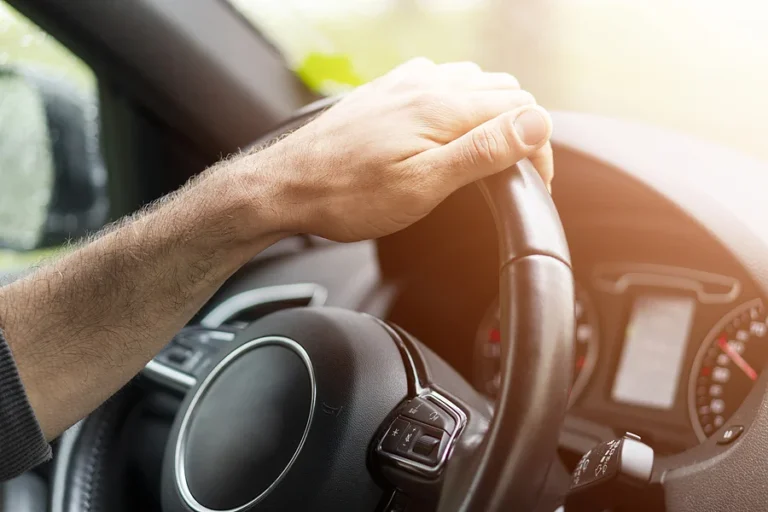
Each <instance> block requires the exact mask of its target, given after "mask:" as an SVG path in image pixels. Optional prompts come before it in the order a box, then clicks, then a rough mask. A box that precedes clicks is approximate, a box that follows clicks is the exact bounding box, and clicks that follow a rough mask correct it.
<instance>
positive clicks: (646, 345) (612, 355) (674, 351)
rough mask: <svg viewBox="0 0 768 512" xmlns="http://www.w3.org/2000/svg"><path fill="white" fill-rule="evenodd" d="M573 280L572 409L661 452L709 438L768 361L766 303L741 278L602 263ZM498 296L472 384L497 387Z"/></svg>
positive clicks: (483, 330)
mask: <svg viewBox="0 0 768 512" xmlns="http://www.w3.org/2000/svg"><path fill="white" fill-rule="evenodd" d="M590 277H591V279H589V280H588V281H587V282H579V283H578V284H577V287H576V311H575V314H576V319H575V322H576V323H575V339H574V368H573V376H572V383H573V384H572V388H571V400H570V402H571V403H570V408H571V413H572V414H578V415H582V416H584V417H587V418H590V419H592V420H595V421H598V422H600V423H602V424H606V425H608V426H610V427H611V428H613V429H616V430H623V431H628V432H633V433H636V434H638V435H640V436H642V437H643V438H644V439H645V440H646V441H647V442H648V443H649V444H652V445H654V447H655V448H656V450H658V451H659V452H660V453H674V452H678V451H682V450H684V449H686V448H689V447H691V446H692V445H694V444H696V443H697V442H700V441H704V440H705V439H706V438H707V437H709V436H711V435H713V434H714V433H715V432H716V431H717V430H718V429H720V428H721V427H722V426H723V425H725V424H726V423H727V422H728V421H729V419H730V418H731V416H732V415H733V414H734V412H735V411H736V410H737V409H738V408H739V406H740V405H741V404H742V402H743V401H744V399H745V398H746V396H747V395H748V394H749V392H750V390H751V389H752V386H753V385H754V383H755V381H756V380H757V378H758V376H759V373H760V372H761V370H762V369H763V367H764V366H765V364H766V361H767V360H768V340H766V333H767V331H768V324H766V320H767V319H766V312H765V309H764V307H763V304H762V301H761V300H760V299H759V298H752V299H750V298H749V297H750V296H749V295H746V296H745V294H744V293H743V285H742V283H741V281H739V280H738V279H736V278H733V277H729V276H724V275H719V274H712V273H708V272H702V271H698V270H693V269H689V268H684V267H672V266H665V265H656V264H641V263H632V262H622V263H611V264H599V265H596V266H595V267H593V268H592V272H591V275H590ZM499 339H500V332H499V305H498V302H497V301H494V302H493V303H492V304H491V305H490V306H489V308H488V311H487V312H486V314H485V315H484V316H483V318H482V320H481V322H480V324H479V326H478V329H477V336H476V338H475V349H474V350H475V353H474V360H475V369H474V373H473V382H474V383H475V386H476V387H477V388H478V389H479V390H481V391H483V392H484V393H486V394H487V395H489V396H491V397H492V396H494V395H495V392H496V390H497V389H498V382H499V379H498V371H499V357H500V346H499ZM694 436H695V437H694Z"/></svg>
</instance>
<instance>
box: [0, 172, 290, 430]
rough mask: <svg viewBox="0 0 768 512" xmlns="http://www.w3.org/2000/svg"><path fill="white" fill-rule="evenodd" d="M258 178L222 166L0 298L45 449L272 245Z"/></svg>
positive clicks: (1, 291)
mask: <svg viewBox="0 0 768 512" xmlns="http://www.w3.org/2000/svg"><path fill="white" fill-rule="evenodd" d="M262 174H263V173H262ZM255 175H256V173H246V172H242V166H238V165H231V163H228V164H225V165H221V166H220V168H216V169H212V170H210V171H208V172H207V173H206V174H205V175H204V176H203V177H201V178H199V179H196V180H194V181H193V182H192V183H190V184H189V185H188V186H186V187H185V188H183V189H182V190H180V191H179V192H177V193H175V194H173V195H171V196H169V197H168V198H166V199H164V200H163V201H161V202H160V203H158V204H156V205H153V206H152V207H150V208H148V209H146V210H145V211H143V212H141V213H139V214H137V215H135V216H134V217H132V218H130V219H127V220H124V221H122V222H120V223H119V224H117V225H116V226H113V227H111V228H109V229H108V230H107V231H105V232H104V233H102V234H100V235H98V236H97V237H95V238H94V239H93V240H92V241H90V243H86V244H84V245H82V246H81V247H79V248H78V249H77V250H75V251H74V252H71V253H69V254H67V255H66V256H64V257H62V258H60V259H58V260H56V261H52V262H50V263H48V264H46V265H45V266H43V267H41V268H40V269H38V270H37V271H35V272H33V273H31V274H30V275H28V276H27V277H26V278H23V279H21V280H19V281H16V282H14V283H12V284H10V285H8V286H6V287H4V288H0V327H2V328H3V330H4V331H5V335H6V338H7V340H8V342H9V344H10V346H11V350H12V352H13V354H14V357H15V359H16V362H17V366H18V368H19V372H20V375H21V378H22V382H23V383H24V385H25V388H26V390H27V394H28V396H29V399H30V403H31V405H32V407H33V409H34V411H35V413H36V415H37V417H38V420H39V422H40V424H41V426H42V428H43V432H44V434H45V435H46V437H47V438H48V439H51V438H53V437H55V436H57V435H58V434H59V433H61V432H62V431H63V430H64V429H66V428H67V427H68V426H70V425H72V424H73V423H74V422H76V421H77V420H79V419H80V418H82V417H83V416H85V415H86V414H87V413H88V412H90V411H91V410H93V409H94V408H96V407H97V406H98V405H99V404H100V403H101V402H103V401H104V400H105V399H106V398H108V397H109V396H110V395H111V394H112V393H113V392H114V391H115V390H116V389H118V388H119V387H120V386H122V385H123V384H125V383H126V382H127V381H128V380H130V379H131V377H133V376H134V375H135V374H136V373H138V372H139V371H140V370H141V368H142V367H143V366H144V365H145V364H146V363H147V361H149V360H150V359H151V358H152V356H153V355H154V354H155V353H157V352H158V351H159V350H160V349H161V348H162V346H163V345H164V344H165V343H166V342H167V341H168V340H169V339H170V338H171V337H172V336H173V335H174V334H175V333H176V332H177V331H178V330H179V329H181V327H183V326H184V324H185V323H186V322H187V321H188V320H189V319H190V318H191V317H192V316H193V315H194V313H195V312H196V311H197V310H198V309H199V308H200V307H201V306H202V305H203V304H204V303H205V301H206V300H207V299H208V298H209V297H210V296H211V295H212V294H213V293H214V292H215V291H216V289H217V288H218V287H219V286H220V285H221V284H222V283H223V282H224V280H225V279H226V278H227V277H229V276H230V275H231V274H232V273H233V272H234V271H235V270H237V269H238V268H239V266H240V265H242V264H244V263H245V262H246V261H247V259H248V258H249V257H250V256H252V255H253V254H255V253H257V252H259V251H260V250H261V249H263V248H265V247H267V246H268V245H270V244H271V243H274V242H275V241H276V240H278V238H279V237H280V236H281V235H280V234H279V233H275V232H271V231H270V230H269V226H270V223H269V220H268V219H269V216H268V215H266V214H264V213H263V212H264V211H265V208H266V207H267V206H268V205H267V204H266V203H264V204H259V202H258V201H254V197H262V198H265V199H268V198H269V197H270V194H267V193H263V194H259V193H258V192H257V191H258V190H259V189H260V188H263V187H262V184H261V183H258V181H257V180H256V179H253V178H254V177H255ZM246 191H248V192H247V193H246ZM260 206H262V207H265V208H260Z"/></svg>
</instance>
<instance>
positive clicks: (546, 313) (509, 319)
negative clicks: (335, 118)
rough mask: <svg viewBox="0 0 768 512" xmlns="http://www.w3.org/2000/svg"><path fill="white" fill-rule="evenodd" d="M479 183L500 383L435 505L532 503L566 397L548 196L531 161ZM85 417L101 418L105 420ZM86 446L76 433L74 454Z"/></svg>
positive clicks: (555, 230)
mask: <svg viewBox="0 0 768 512" xmlns="http://www.w3.org/2000/svg"><path fill="white" fill-rule="evenodd" d="M336 100H337V98H329V99H324V100H320V101H318V102H316V103H313V104H311V105H308V106H307V107H305V108H304V109H302V110H301V111H299V112H298V113H297V114H296V115H295V116H294V117H293V118H291V119H289V120H288V121H286V122H285V123H284V124H283V125H282V126H281V127H279V128H278V129H276V130H275V131H273V132H271V133H270V134H269V135H267V136H265V137H263V138H262V139H261V141H269V140H270V139H272V138H274V137H276V136H278V135H282V134H284V133H286V132H289V131H291V130H295V129H297V128H299V127H301V126H302V125H304V124H306V123H307V122H308V121H310V120H311V119H312V118H313V117H315V116H317V115H319V114H320V113H321V112H322V111H323V110H324V109H326V108H328V107H330V106H332V105H333V103H335V101H336ZM480 187H481V189H482V190H483V193H484V195H485V197H486V200H487V202H488V204H489V207H490V209H491V212H492V213H493V216H494V220H495V223H496V228H497V233H498V240H499V255H500V262H501V268H500V277H499V289H500V297H501V313H502V314H501V333H502V382H501V390H500V394H499V398H498V399H497V401H496V405H495V411H496V412H495V414H494V417H493V420H492V422H491V425H490V427H489V430H488V432H487V434H486V435H485V437H484V439H483V440H482V441H481V442H479V444H478V443H476V442H475V441H474V440H468V441H467V442H460V443H458V444H457V445H456V447H455V450H454V454H453V456H452V459H451V461H450V463H449V465H448V467H447V468H446V473H445V475H444V478H445V482H444V485H443V491H442V494H441V497H440V503H439V510H440V511H455V510H461V511H496V510H502V509H508V508H510V507H511V508H512V509H514V510H533V509H534V508H535V506H536V504H537V502H538V500H539V497H540V495H541V490H542V488H543V486H544V482H545V479H546V474H547V472H548V469H549V466H550V465H551V462H552V461H553V460H554V458H555V456H556V447H557V441H558V435H559V431H560V427H561V425H562V419H563V417H564V415H565V411H566V406H567V402H568V388H569V386H570V375H571V371H572V358H573V355H572V350H573V347H572V340H573V323H574V318H573V301H574V283H573V275H572V271H571V268H570V255H569V252H568V246H567V242H566V240H565V235H564V232H563V228H562V224H561V223H560V219H559V216H558V215H557V211H556V209H555V207H554V203H553V202H552V199H551V197H550V195H549V193H548V192H547V191H546V188H545V187H544V185H543V182H542V181H541V179H540V178H539V176H538V175H537V174H536V171H535V169H533V167H532V166H531V164H530V163H529V162H527V161H524V162H521V163H519V164H518V165H517V166H515V167H513V168H512V169H509V170H507V171H504V172H502V173H499V174H497V175H495V176H492V177H490V178H487V179H486V180H485V181H484V182H483V183H481V184H480ZM97 416H98V415H97ZM86 421H89V422H93V423H94V424H97V425H98V424H99V423H100V422H102V421H103V420H102V419H100V418H98V417H95V418H94V417H91V418H89V419H88V420H86ZM101 428H103V427H101ZM78 437H80V436H78ZM89 444H91V443H88V442H85V440H83V439H80V440H79V442H77V443H76V445H77V446H76V449H75V452H74V455H73V457H77V456H79V455H78V453H79V451H80V449H81V448H79V447H80V446H83V448H82V449H88V446H87V445H89ZM71 466H72V464H69V463H67V464H64V465H63V466H62V468H61V472H62V476H61V480H62V481H63V482H66V486H67V487H69V486H74V485H75V483H76V482H78V481H79V479H80V472H79V471H78V470H76V468H75V469H73V468H72V467H71ZM58 472H59V470H58V468H57V473H58ZM58 479H59V478H58V477H57V480H58ZM64 491H65V493H69V490H68V489H64ZM93 492H94V493H96V492H101V491H100V490H99V489H94V490H93ZM64 508H65V510H70V508H69V507H68V506H65V507H64Z"/></svg>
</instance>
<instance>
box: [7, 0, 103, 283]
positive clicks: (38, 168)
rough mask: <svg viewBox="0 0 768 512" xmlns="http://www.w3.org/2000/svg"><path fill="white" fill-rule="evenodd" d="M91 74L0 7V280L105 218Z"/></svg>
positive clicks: (28, 24)
mask: <svg viewBox="0 0 768 512" xmlns="http://www.w3.org/2000/svg"><path fill="white" fill-rule="evenodd" d="M96 93H97V90H96V79H95V77H94V74H93V72H92V71H91V69H90V68H88V66H87V65H85V64H84V63H83V62H82V61H81V60H80V59H79V58H78V57H77V56H75V55H74V54H73V53H72V52H71V51H69V50H68V49H67V48H66V47H64V46H63V45H62V44H60V43H59V42H58V41H56V40H55V39H54V38H53V37H51V36H50V35H49V34H47V33H45V32H44V31H43V30H41V29H40V28H39V27H37V26H36V25H35V24H34V23H32V22H31V21H30V20H28V19H26V18H25V17H24V16H23V15H22V14H20V13H19V12H18V11H15V10H14V9H13V8H12V7H10V6H9V5H8V4H7V3H6V2H5V1H4V0H0V273H3V272H5V271H9V270H12V269H13V267H16V268H18V267H23V266H25V265H26V264H28V263H29V262H31V261H33V260H34V259H37V258H39V257H40V256H41V255H43V254H47V253H49V252H50V251H51V250H55V248H57V247H58V246H60V245H62V244H64V243H65V242H66V241H67V240H68V239H72V238H77V237H79V236H82V235H83V234H85V233H86V232H88V231H90V230H93V229H96V228H98V227H99V226H100V225H101V224H102V223H103V221H104V219H105V218H106V215H107V213H108V211H107V210H108V204H107V196H106V170H105V169H104V165H103V161H102V158H101V150H100V145H99V122H98V103H97V96H96Z"/></svg>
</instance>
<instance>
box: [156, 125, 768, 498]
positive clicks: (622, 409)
mask: <svg viewBox="0 0 768 512" xmlns="http://www.w3.org/2000/svg"><path fill="white" fill-rule="evenodd" d="M569 118H570V119H571V120H572V121H573V122H572V123H571V126H572V128H573V130H571V131H570V132H569V131H567V130H566V131H565V132H563V131H560V132H558V133H556V137H555V144H554V147H555V159H556V162H557V176H556V179H555V182H554V184H553V188H554V192H553V196H554V200H555V203H556V205H557V208H558V212H559V214H560V216H561V219H562V221H563V225H564V228H565V233H566V236H567V238H568V243H569V247H570V251H571V259H572V267H573V271H574V277H575V281H576V283H577V288H576V299H577V300H576V304H577V308H576V311H575V314H576V318H575V320H576V323H575V327H576V329H575V339H574V355H575V357H574V366H573V368H572V380H571V382H572V385H571V398H570V404H569V409H568V413H567V416H566V418H565V422H564V427H563V435H562V436H561V440H560V442H561V447H560V454H561V460H562V461H563V462H564V464H565V466H566V467H567V466H569V465H571V464H573V465H575V463H576V462H577V461H578V458H579V457H580V456H581V454H583V453H584V452H586V451H587V450H589V449H591V448H592V447H593V446H594V445H595V444H597V443H599V442H601V441H605V440H609V439H614V438H616V437H619V436H621V435H622V434H624V433H627V432H631V433H634V434H637V435H639V436H640V437H641V438H642V440H643V442H645V443H647V444H649V445H651V446H652V447H653V448H654V450H655V452H656V453H657V454H659V455H662V456H669V457H667V459H669V460H679V459H681V458H685V457H688V458H690V459H691V460H694V461H695V460H698V459H697V457H698V455H697V453H699V452H697V449H698V450H699V451H701V450H702V449H705V448H706V446H707V445H708V444H709V445H711V444H714V441H715V440H718V441H719V440H723V441H724V442H727V441H728V439H721V438H722V436H724V435H726V434H727V432H738V430H735V429H734V427H738V426H741V425H743V428H744V429H746V430H748V429H753V430H754V429H756V428H757V427H756V426H755V425H754V424H753V418H756V419H754V421H756V422H763V423H764V424H766V425H768V418H764V417H763V416H762V412H761V411H764V410H766V409H765V408H764V407H762V408H761V407H760V404H761V402H762V400H763V395H764V392H765V388H766V385H768V384H767V383H768V380H767V378H768V375H766V372H763V369H764V367H765V365H766V363H767V362H768V318H766V309H765V306H766V305H768V302H765V301H764V299H765V298H766V297H768V295H766V294H765V293H764V292H763V290H768V265H765V264H764V263H763V260H764V256H765V255H768V225H767V224H765V223H756V222H754V219H753V218H755V217H759V216H760V215H763V217H766V216H768V208H766V207H765V206H760V205H762V204H763V203H759V204H757V203H755V202H754V198H752V197H750V196H745V195H743V186H742V187H735V188H734V189H733V190H731V189H729V187H730V186H731V185H732V182H733V181H734V179H733V177H732V176H730V175H731V174H733V176H738V173H739V172H742V171H743V172H745V173H747V175H748V176H750V177H751V178H750V179H752V178H754V179H755V181H756V185H755V186H757V183H758V182H760V179H765V181H766V183H764V185H765V186H764V189H768V173H763V174H760V172H762V171H763V170H764V169H763V167H762V166H760V165H756V164H755V166H754V167H752V168H750V165H752V164H754V163H751V161H749V160H747V161H738V162H737V161H736V160H734V157H733V154H732V153H730V152H725V153H722V154H721V155H720V157H721V158H720V159H718V158H719V157H718V152H717V151H715V152H714V154H713V153H712V151H709V150H708V151H707V152H705V151H704V150H703V149H702V148H709V149H711V148H710V145H709V144H707V143H705V144H703V145H701V144H698V145H697V144H693V145H692V147H690V148H686V146H685V144H686V142H685V140H682V141H681V140H680V139H676V138H675V136H672V135H669V134H666V133H661V134H660V133H657V131H656V130H649V131H645V132H642V133H639V134H638V133H636V130H637V129H638V128H637V127H636V126H635V125H627V126H624V125H621V126H620V127H619V128H617V126H618V125H616V124H615V122H614V121H605V122H604V123H603V122H602V121H601V122H600V123H597V124H594V125H591V124H590V121H589V116H579V115H573V117H572V118H571V117H570V115H566V116H565V117H564V118H561V117H557V116H556V126H557V127H558V129H559V130H560V129H561V128H562V127H563V126H566V128H567V127H568V120H569ZM563 120H565V122H563ZM641 131H642V130H641ZM632 136H636V137H637V140H643V141H644V142H645V144H644V146H645V147H648V146H653V145H654V144H655V145H656V146H657V147H656V148H655V151H651V152H648V151H644V150H643V147H641V146H642V145H640V146H637V147H636V145H634V144H632V140H633V139H632ZM576 139H578V140H579V141H580V142H579V144H576V142H574V140H576ZM601 141H603V142H604V143H601ZM627 141H629V142H627ZM654 141H655V142H654ZM622 144H623V147H622ZM576 146H579V147H576ZM617 148H619V149H617ZM665 148H666V149H665ZM654 155H656V156H654ZM658 155H663V156H664V158H658ZM725 164H728V165H725ZM737 164H738V165H737ZM707 165H708V166H709V167H707ZM694 168H695V169H696V170H697V171H700V172H701V174H697V175H696V178H695V179H692V178H691V174H690V173H689V172H688V170H686V169H694ZM680 169H683V170H680ZM720 170H722V173H721V174H720V175H719V176H718V175H716V172H720ZM705 171H706V172H705ZM760 177H763V178H760ZM739 179H741V180H742V181H743V180H744V179H745V178H744V177H741V178H739ZM761 208H762V209H761ZM763 210H765V211H763ZM763 226H766V227H765V228H764V229H763ZM761 229H763V231H761ZM305 305H314V306H323V307H328V306H331V307H342V308H348V309H353V310H357V311H361V312H366V313H369V314H372V315H375V316H377V317H380V318H383V319H386V320H388V321H389V322H392V323H395V324H398V325H399V326H400V327H402V328H404V329H405V330H407V331H409V332H410V333H411V334H413V335H414V336H415V337H416V338H418V339H419V340H420V341H422V342H423V343H425V344H426V345H428V346H429V347H430V348H431V349H432V350H433V351H434V352H436V353H437V354H438V355H440V356H441V357H442V358H443V359H444V360H445V361H446V362H447V363H448V364H450V365H451V366H453V367H454V368H455V369H457V370H458V371H459V372H461V373H462V375H464V377H465V378H466V380H467V381H468V382H470V383H472V384H474V386H475V387H476V388H477V389H478V390H479V391H480V392H482V393H484V394H486V395H487V396H488V397H489V398H492V397H493V396H494V393H495V390H496V389H497V387H498V378H497V373H498V358H499V356H500V353H501V347H500V344H499V343H498V341H499V339H500V334H501V333H500V332H499V331H498V318H499V305H498V257H497V242H496V233H495V226H494V223H493V220H492V218H491V215H490V212H489V211H488V208H487V206H486V205H485V202H484V199H483V197H482V196H481V194H480V193H479V191H478V189H477V188H476V187H474V186H469V187H466V188H464V189H462V190H460V191H458V192H457V193H456V194H454V195H452V196H451V197H449V198H447V199H446V200H445V201H444V202H443V203H442V204H441V205H440V206H439V207H438V208H436V209H435V210H434V211H433V212H432V213H431V214H430V215H428V216H427V217H426V218H425V219H423V220H422V221H419V222H418V223H417V224H415V225H413V226H411V227H409V228H407V229H405V230H403V231H401V232H399V233H397V234H395V235H391V236H388V237H386V238H383V239H380V240H377V241H376V242H375V243H371V242H363V243H358V244H349V245H344V244H333V243H329V242H324V241H321V240H315V239H303V238H301V237H295V238H292V239H289V240H285V241H283V242H281V243H280V244H277V245H276V246H275V247H273V248H271V249H269V250H268V251H265V253H263V254H262V255H260V256H259V257H258V258H257V259H256V260H254V261H253V262H251V264H249V265H247V266H246V267H244V268H243V269H241V270H240V271H239V272H238V273H237V274H236V275H234V276H233V277H232V278H231V279H230V280H229V281H228V282H227V283H226V284H225V285H224V286H223V287H222V288H221V290H219V292H218V293H217V294H216V295H215V296H214V297H213V298H212V300H211V301H210V302H209V304H208V305H207V306H206V307H205V308H203V309H202V310H201V312H200V314H199V315H198V317H197V318H196V319H195V321H193V323H199V324H201V325H203V326H206V325H207V324H211V325H209V326H208V327H217V326H220V325H223V324H225V323H226V324H232V325H234V324H237V323H244V322H251V321H254V320H257V319H258V318H260V317H261V316H263V315H264V314H268V313H269V312H270V311H274V310H276V309H281V308H283V307H296V306H305ZM176 345H179V344H176ZM198 348H199V347H198ZM207 348H208V347H207V346H206V350H207ZM177 349H178V346H174V344H171V345H169V348H168V349H167V350H165V351H164V352H163V353H161V354H160V355H159V356H158V357H157V358H155V360H154V361H153V362H152V364H150V365H148V368H147V371H146V372H145V375H147V376H148V377H150V378H152V379H156V380H163V379H164V380H168V379H169V378H170V379H171V380H173V379H175V380H176V382H177V383H179V387H180V389H184V388H186V387H188V384H184V382H182V381H183V380H184V375H180V374H179V373H178V372H180V373H181V374H186V375H187V377H186V379H187V380H189V379H190V378H191V379H194V376H195V371H196V369H195V368H192V366H193V363H194V364H198V363H199V364H201V365H204V364H205V361H206V359H205V358H196V357H192V355H196V354H197V353H196V352H194V350H193V351H191V352H190V351H189V350H187V349H185V350H186V352H185V353H184V354H178V353H177V352H178V350H177ZM195 350H197V349H195ZM185 354H186V355H185ZM190 354H192V355H190ZM180 357H182V358H184V357H185V358H186V359H184V362H183V363H179V362H178V361H179V360H180ZM184 365H189V366H190V367H189V368H186V367H184ZM169 368H171V369H174V368H175V370H177V371H178V372H177V373H174V372H169V371H168V369H169ZM766 428H768V427H766ZM748 438H749V436H748V435H745V436H742V443H741V444H739V443H736V445H735V446H734V447H733V449H732V450H731V451H732V452H735V451H736V450H739V448H737V447H738V446H742V445H743V444H744V442H746V441H747V439H748ZM709 439H711V440H712V441H709V442H706V441H707V440H709ZM724 444H725V443H724ZM566 452H567V453H566ZM740 453H741V455H740V457H742V458H743V457H744V456H745V455H744V454H743V453H742V452H740ZM758 462H759V461H758ZM758 462H755V464H757V463H758ZM561 469H562V468H561ZM560 473H561V474H560V476H558V477H557V478H554V477H553V480H558V479H559V483H558V482H554V484H553V486H554V487H553V489H554V490H553V491H552V495H553V496H561V495H562V489H563V486H565V487H566V488H567V485H568V471H566V470H565V469H563V470H562V471H560ZM558 486H559V487H558Z"/></svg>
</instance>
